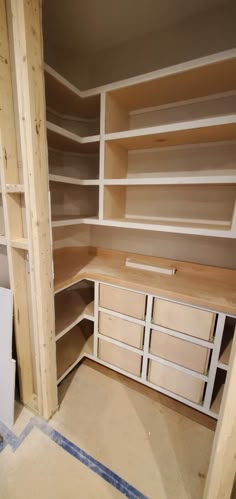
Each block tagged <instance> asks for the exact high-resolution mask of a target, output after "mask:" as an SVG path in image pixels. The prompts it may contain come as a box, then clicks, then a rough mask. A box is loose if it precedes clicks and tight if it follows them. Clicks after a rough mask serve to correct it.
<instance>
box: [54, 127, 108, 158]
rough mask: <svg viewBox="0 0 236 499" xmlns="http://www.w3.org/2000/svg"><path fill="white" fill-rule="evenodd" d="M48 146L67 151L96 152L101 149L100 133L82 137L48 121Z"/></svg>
mask: <svg viewBox="0 0 236 499" xmlns="http://www.w3.org/2000/svg"><path fill="white" fill-rule="evenodd" d="M47 138H48V146H49V147H53V148H54V149H59V150H62V151H67V152H84V153H90V152H91V153H94V152H98V151H99V140H100V136H99V135H93V136H91V137H80V136H79V135H76V134H75V133H72V132H69V131H68V130H66V129H65V128H62V127H60V126H58V125H55V124H54V123H50V122H49V121H47Z"/></svg>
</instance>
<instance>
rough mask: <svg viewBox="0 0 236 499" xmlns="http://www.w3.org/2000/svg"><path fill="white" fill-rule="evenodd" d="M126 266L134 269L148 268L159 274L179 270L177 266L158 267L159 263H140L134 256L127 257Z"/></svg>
mask: <svg viewBox="0 0 236 499" xmlns="http://www.w3.org/2000/svg"><path fill="white" fill-rule="evenodd" d="M125 266H126V267H130V268H133V269H139V270H148V271H150V272H157V273H159V274H166V275H174V274H175V273H176V272H177V269H176V268H175V267H158V266H157V265H147V264H146V263H140V262H138V261H137V260H132V258H126V261H125Z"/></svg>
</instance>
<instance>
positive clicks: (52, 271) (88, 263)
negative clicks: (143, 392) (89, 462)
mask: <svg viewBox="0 0 236 499" xmlns="http://www.w3.org/2000/svg"><path fill="white" fill-rule="evenodd" d="M9 3H10V4H11V12H12V16H13V17H12V25H11V34H10V35H9V36H10V40H11V43H10V49H9V47H8V50H11V55H9V54H8V55H7V57H9V58H11V61H12V64H15V72H14V74H12V75H11V87H12V94H13V96H12V103H11V105H12V106H13V101H14V106H15V112H16V113H17V116H18V117H19V129H18V135H17V134H16V137H15V147H16V146H17V147H18V158H19V159H18V163H17V168H18V167H19V165H20V166H21V163H22V164H23V168H22V171H21V169H20V171H18V170H16V174H15V175H14V178H13V177H12V178H7V176H8V175H9V170H8V169H7V165H6V157H5V166H4V167H3V165H2V164H1V170H2V173H1V194H0V244H1V245H6V246H7V250H8V253H9V254H8V260H9V261H10V262H12V261H13V262H14V265H15V268H11V267H10V268H11V272H12V274H11V276H12V277H11V279H12V284H11V286H13V283H14V279H13V276H15V275H17V266H18V264H19V262H20V264H21V266H22V273H23V265H24V272H25V273H24V279H25V286H26V287H25V288H24V289H25V293H26V292H27V293H29V295H30V297H31V302H30V305H29V310H28V309H27V314H28V315H27V316H28V320H29V321H31V323H32V332H31V335H29V334H28V336H27V341H28V348H29V350H30V352H31V354H32V351H33V352H34V355H33V359H32V358H31V364H30V370H31V385H30V387H28V395H29V394H30V395H31V397H30V396H29V397H28V399H30V398H32V399H33V400H34V407H35V406H36V407H37V410H38V412H39V413H40V414H42V415H44V417H50V416H51V415H52V413H53V412H54V411H55V410H56V409H57V404H58V401H57V386H58V385H59V384H60V383H61V382H62V380H63V379H64V378H65V377H66V376H67V375H68V374H69V372H71V371H72V370H73V369H74V368H75V367H76V366H78V368H79V364H80V362H81V361H82V360H83V359H84V358H89V359H91V360H93V361H95V362H97V363H99V364H101V365H103V366H106V367H108V368H110V369H112V370H114V371H116V372H118V373H121V374H123V375H125V376H127V377H129V378H131V379H133V380H135V381H137V382H138V383H141V384H143V385H145V386H147V387H150V388H152V389H153V390H156V391H158V392H160V393H163V394H165V395H167V396H168V397H171V398H173V399H175V400H177V401H179V402H182V403H183V404H185V405H187V406H189V407H191V408H193V409H196V410H197V411H199V412H200V413H202V414H206V415H208V416H210V417H212V418H214V419H216V420H217V419H218V417H219V414H220V426H219V434H218V436H217V439H218V440H217V441H216V445H218V442H219V440H220V439H222V441H223V447H224V446H225V447H224V449H225V448H226V447H227V438H226V434H225V431H226V426H227V424H229V423H228V418H229V416H228V415H229V414H230V415H231V420H232V421H231V422H230V424H231V425H232V432H233V431H235V430H234V424H233V415H234V412H235V409H234V412H233V409H232V399H231V398H230V397H231V396H232V393H233V388H234V387H233V384H234V380H233V374H234V371H235V369H236V367H235V365H236V363H235V348H236V347H235V345H236V338H235V328H236V270H235V269H236V263H235V251H236V50H235V49H233V48H228V50H226V49H225V50H223V48H222V49H219V50H210V49H209V51H208V52H207V53H205V55H204V52H202V53H201V51H200V53H199V55H198V57H197V55H196V54H192V57H187V55H186V54H185V56H184V57H183V59H182V60H181V58H180V56H179V57H176V58H175V59H176V60H175V61H171V60H168V57H167V62H166V63H161V62H160V63H159V64H157V67H153V64H154V63H152V64H151V62H150V66H149V68H148V67H146V69H143V70H141V69H138V60H137V58H136V59H135V61H136V67H135V61H134V67H133V70H132V67H131V66H129V67H127V66H125V64H123V65H122V64H121V61H122V60H123V59H122V58H120V59H119V58H117V61H119V64H118V63H117V67H116V68H114V65H113V64H114V63H113V62H112V61H113V58H112V56H111V53H110V55H109V54H108V53H107V59H106V60H105V55H104V57H102V54H100V55H99V56H98V55H96V57H95V59H94V61H93V63H91V64H90V67H89V70H88V67H87V66H86V67H87V71H85V70H84V73H83V74H82V73H81V74H79V71H78V68H77V67H76V64H75V63H76V57H75V56H74V59H73V57H72V56H71V59H70V57H69V56H68V57H66V56H65V54H64V55H63V54H62V57H61V58H60V51H56V50H55V51H54V49H53V46H51V47H49V42H48V40H47V39H46V35H47V34H48V30H46V29H45V32H46V35H45V34H44V36H45V40H44V55H43V37H42V31H41V30H42V26H41V19H40V9H39V5H38V2H37V1H36V0H34V2H32V3H33V4H34V7H33V5H29V4H27V5H26V2H24V1H23V0H21V1H20V2H19V3H18V2H17V1H16V0H9ZM8 15H9V14H8ZM8 22H9V21H8ZM47 23H48V21H47V20H46V21H45V24H46V26H47ZM29 26H31V29H29ZM34 33H37V36H34ZM204 36H205V35H204ZM5 37H6V38H5V45H7V34H6V33H5ZM17 39H19V40H20V42H19V44H17V43H16V40H17ZM226 48H227V47H226ZM117 50H118V49H117ZM120 50H121V49H120ZM130 50H131V49H130ZM25 53H27V58H26V60H24V64H22V63H21V62H20V61H21V60H22V59H23V58H24V54H25ZM66 53H67V52H66ZM127 53H128V49H127ZM104 54H105V52H104ZM114 54H115V49H114ZM43 57H44V59H43ZM114 57H115V55H114ZM123 57H124V61H125V50H123ZM88 59H89V57H88ZM89 60H90V59H89ZM99 61H100V63H99V67H100V69H101V68H104V72H103V74H101V72H100V71H99V70H98V71H97V73H96V74H95V73H94V68H96V67H97V65H98V62H99ZM53 62H54V63H53ZM90 62H91V61H90ZM80 63H81V68H82V66H83V64H82V62H81V61H80ZM145 64H147V62H146V63H144V62H143V66H142V63H141V62H140V66H139V68H141V67H143V68H144V65H145ZM63 65H64V68H63ZM42 68H43V69H42ZM61 69H62V70H61ZM101 71H102V70H101ZM81 72H82V69H81ZM78 74H79V76H78ZM83 75H84V79H83ZM69 76H71V78H70V77H69ZM9 78H10V75H9V74H8V79H9ZM80 79H81V82H82V84H81V87H80V86H79V80H80ZM5 88H7V87H5ZM22 88H24V92H25V94H24V95H25V96H26V97H25V98H24V99H23V98H22ZM13 97H14V98H13ZM9 109H10V105H9V103H8V106H7V105H6V111H5V121H7V117H6V114H7V113H9ZM11 116H12V117H13V116H14V113H13V110H12V109H11ZM3 125H4V124H3ZM3 125H2V124H1V128H2V127H3ZM8 130H9V128H8ZM3 139H4V140H3V150H5V149H6V145H7V148H8V150H9V148H10V144H9V142H8V141H9V134H6V133H5V132H4V137H3ZM7 142H8V143H7ZM1 157H2V158H3V159H4V154H3V155H2V156H1ZM18 169H19V168H18ZM3 211H4V216H3ZM15 216H17V217H20V224H16V223H15V218H14V217H15ZM6 224H7V227H6ZM0 256H1V253H0ZM10 265H11V264H10ZM22 275H23V274H22ZM16 289H17V290H18V293H19V278H18V277H17V282H16ZM21 306H23V305H21ZM28 326H29V324H28ZM26 330H27V331H29V327H28V328H26ZM18 338H20V336H19V335H18ZM19 354H20V355H21V353H20V346H19ZM23 400H24V402H25V403H27V397H26V398H25V399H24V397H23ZM222 400H223V403H222ZM29 405H30V404H29ZM32 405H33V404H31V406H32ZM227 407H228V409H227ZM227 411H229V412H227ZM231 411H232V412H231ZM224 455H225V456H226V461H227V459H228V457H227V451H225V450H224ZM213 457H214V459H215V461H212V462H213V464H212V466H213V468H212V470H213V471H212V470H211V475H209V476H210V478H209V480H210V482H209V487H213V485H212V483H213V482H212V476H213V475H214V473H217V466H218V465H219V462H218V461H217V455H216V453H215V454H214V456H213ZM214 466H215V467H214ZM209 490H210V491H211V490H213V488H212V489H211V488H209ZM207 494H208V495H206V498H207V499H213V498H217V497H220V496H217V495H216V494H215V491H214V494H215V495H214V494H213V495H209V494H211V492H209V493H208V491H207Z"/></svg>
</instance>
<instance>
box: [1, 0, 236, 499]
mask: <svg viewBox="0 0 236 499" xmlns="http://www.w3.org/2000/svg"><path fill="white" fill-rule="evenodd" d="M3 4H4V2H3V0H1V3H0V5H1V8H2V7H3ZM7 5H8V11H9V20H10V23H12V28H13V38H12V39H13V53H14V56H15V70H16V93H17V107H18V113H19V124H20V146H21V154H22V160H23V170H24V182H25V193H26V202H27V212H28V213H31V214H32V218H31V219H30V222H29V219H28V230H29V233H28V237H29V254H30V266H31V284H32V286H33V287H32V296H33V297H34V301H36V297H37V306H36V303H34V334H35V338H36V339H37V342H36V348H37V349H38V352H39V372H38V377H39V384H40V386H41V413H42V414H43V415H44V417H49V416H50V415H51V414H52V413H53V411H54V410H55V409H56V407H57V395H56V366H55V341H54V304H53V285H52V277H53V276H52V264H51V250H50V248H51V242H50V229H49V227H50V224H49V207H48V172H47V164H48V162H47V152H46V147H45V144H46V130H45V104H44V90H43V73H42V67H43V58H42V36H41V15H40V1H39V0H31V1H28V2H27V1H26V0H7ZM3 22H4V21H3ZM23 94H24V102H23V101H22V95H23ZM5 140H6V139H5V138H4V137H3V147H5V145H4V144H5ZM14 181H17V180H14ZM39 185H40V186H41V189H40V190H39V189H38V186H39ZM235 377H236V336H235V339H234V344H233V349H232V354H231V362H230V369H229V372H228V376H227V382H226V388H225V393H224V397H223V403H222V407H221V411H220V418H219V422H218V425H217V431H216V436H215V440H214V445H213V450H212V456H211V462H210V467H209V472H208V476H207V481H206V487H205V493H204V499H227V498H229V497H230V493H231V490H232V485H233V479H234V473H235V467H236V463H235V447H236V423H235V421H236V403H235V381H234V380H235Z"/></svg>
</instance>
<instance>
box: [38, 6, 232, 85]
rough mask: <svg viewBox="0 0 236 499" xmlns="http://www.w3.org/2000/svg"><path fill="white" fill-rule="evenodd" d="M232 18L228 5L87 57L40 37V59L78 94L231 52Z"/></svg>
mask: <svg viewBox="0 0 236 499" xmlns="http://www.w3.org/2000/svg"><path fill="white" fill-rule="evenodd" d="M101 15H102V14H101ZM235 19H236V3H235V1H230V2H228V3H227V4H226V5H224V6H222V7H217V8H215V9H214V10H211V11H209V10H208V11H207V12H206V13H205V14H199V15H196V16H194V17H189V18H187V19H185V20H183V21H182V22H179V23H177V24H175V25H172V26H171V27H169V28H167V29H163V30H161V31H160V30H159V31H157V32H155V33H151V34H149V35H146V36H145V37H142V38H139V39H136V40H131V41H129V42H127V43H124V44H121V45H119V46H112V48H107V49H105V50H102V51H97V52H91V53H88V52H87V53H85V52H84V51H78V50H71V49H66V48H63V49H61V48H59V47H56V46H53V45H52V44H51V43H50V40H49V39H48V38H47V37H46V34H45V37H44V53H45V60H46V62H47V63H48V64H50V65H51V66H52V67H54V68H55V69H56V70H57V71H59V72H60V73H61V74H63V75H64V76H65V77H66V78H68V79H69V80H70V81H71V82H72V83H74V84H75V85H77V86H78V87H79V88H80V89H81V90H84V89H87V88H93V87H96V86H99V85H103V84H106V83H110V82H113V81H117V80H121V79H124V78H129V77H131V76H135V75H138V74H143V73H146V72H149V71H154V70H156V69H159V68H161V67H165V66H169V65H172V64H177V63H179V62H183V61H186V60H191V59H194V58H197V57H201V56H204V55H207V54H211V53H215V52H219V51H222V50H227V49H230V48H232V47H235V46H236V29H235ZM121 29H122V26H121ZM111 45H112V40H111Z"/></svg>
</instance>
